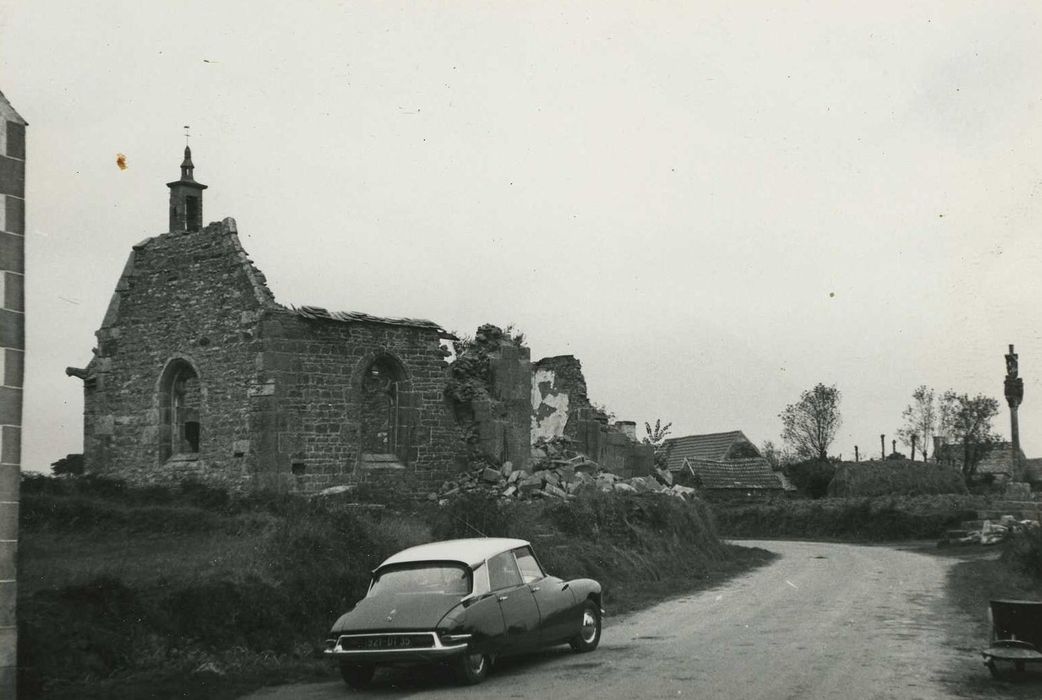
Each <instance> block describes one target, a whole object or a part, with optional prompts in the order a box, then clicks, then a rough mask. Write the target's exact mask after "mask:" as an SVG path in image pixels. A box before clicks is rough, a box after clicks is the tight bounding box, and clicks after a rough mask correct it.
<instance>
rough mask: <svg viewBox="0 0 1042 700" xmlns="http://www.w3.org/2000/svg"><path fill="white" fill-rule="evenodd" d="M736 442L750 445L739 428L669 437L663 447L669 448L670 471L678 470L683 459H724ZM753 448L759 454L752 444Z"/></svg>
mask: <svg viewBox="0 0 1042 700" xmlns="http://www.w3.org/2000/svg"><path fill="white" fill-rule="evenodd" d="M737 443H743V444H748V445H750V446H752V443H751V442H749V438H747V437H745V433H743V432H742V431H741V430H731V431H729V432H726V433H706V434H704V435H686V436H684V437H678V438H669V439H667V440H666V442H665V447H666V449H667V450H669V469H670V471H678V470H679V469H681V468H682V467H683V466H684V460H685V459H709V460H714V461H721V460H725V459H727V458H728V453H729V452H730V451H731V448H732V447H734V446H735V445H736V444H737ZM753 450H755V451H756V452H755V454H756V455H759V451H758V450H756V447H755V446H753ZM743 456H749V455H743Z"/></svg>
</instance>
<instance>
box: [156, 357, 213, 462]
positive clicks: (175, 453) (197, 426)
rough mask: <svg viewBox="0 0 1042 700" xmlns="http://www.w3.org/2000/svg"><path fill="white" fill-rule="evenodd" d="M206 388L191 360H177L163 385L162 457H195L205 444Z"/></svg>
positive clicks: (160, 441)
mask: <svg viewBox="0 0 1042 700" xmlns="http://www.w3.org/2000/svg"><path fill="white" fill-rule="evenodd" d="M201 409H202V387H201V384H200V382H199V375H198V374H197V373H196V371H195V369H194V368H193V367H192V366H191V365H190V364H189V363H187V362H184V361H175V362H174V363H172V364H171V365H170V366H169V367H168V368H167V370H166V372H164V378H163V381H162V382H161V386H160V421H161V425H160V431H159V457H160V460H161V461H166V460H168V459H171V458H181V459H194V458H197V457H198V455H199V448H200V445H201V443H202V437H203V435H202V432H203V431H202V421H201Z"/></svg>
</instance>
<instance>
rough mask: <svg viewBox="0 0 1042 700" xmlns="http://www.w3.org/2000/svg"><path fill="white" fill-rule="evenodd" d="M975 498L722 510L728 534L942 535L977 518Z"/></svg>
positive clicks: (832, 501)
mask: <svg viewBox="0 0 1042 700" xmlns="http://www.w3.org/2000/svg"><path fill="white" fill-rule="evenodd" d="M977 507H978V501H977V499H975V498H974V497H972V496H956V495H949V496H893V497H879V498H821V499H817V500H810V499H794V500H779V501H773V502H770V503H757V504H733V505H729V506H719V507H718V508H717V509H716V521H717V528H718V530H719V532H720V534H721V535H723V536H725V537H763V538H768V539H770V538H779V537H781V538H797V539H799V538H805V539H819V540H847V541H852V542H894V541H899V540H918V539H940V538H941V537H942V536H943V535H944V533H945V531H946V530H950V529H956V528H958V527H959V525H960V523H962V522H964V521H966V520H973V519H974V518H975V517H976V511H977Z"/></svg>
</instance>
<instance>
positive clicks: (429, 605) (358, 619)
mask: <svg viewBox="0 0 1042 700" xmlns="http://www.w3.org/2000/svg"><path fill="white" fill-rule="evenodd" d="M460 600H461V596H459V595H449V594H445V593H395V594H388V595H380V596H375V597H372V598H363V599H362V600H360V601H358V604H357V605H355V607H354V609H353V610H351V611H350V612H348V613H345V614H343V615H341V616H340V619H338V620H337V621H336V622H335V623H333V631H334V632H338V633H343V632H382V631H390V630H433V629H434V627H435V625H437V624H438V622H440V621H441V618H443V617H445V614H446V613H448V612H449V611H450V610H452V609H453V608H454V607H456V606H457V605H459V604H460ZM388 618H389V619H388Z"/></svg>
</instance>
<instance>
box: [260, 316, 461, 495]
mask: <svg viewBox="0 0 1042 700" xmlns="http://www.w3.org/2000/svg"><path fill="white" fill-rule="evenodd" d="M261 335H262V337H263V346H262V348H263V349H262V351H261V353H260V355H259V356H258V359H257V366H258V368H259V370H260V377H259V379H260V381H261V385H260V386H261V387H263V389H262V390H260V391H257V392H255V393H254V394H253V395H252V396H251V407H252V411H251V416H252V420H253V425H252V432H253V434H254V435H255V436H256V437H255V442H256V444H255V445H253V446H252V448H253V451H254V452H255V453H256V455H257V456H256V459H257V467H258V473H260V474H262V475H263V478H264V479H265V480H266V484H267V485H277V486H280V487H286V486H288V487H290V488H294V489H300V490H306V491H313V490H317V489H321V488H325V487H327V486H331V485H334V484H340V483H353V482H375V483H380V482H388V481H393V482H394V488H395V490H396V491H398V492H399V493H404V492H406V491H408V492H415V493H426V492H428V491H430V490H433V489H434V488H435V487H436V486H437V484H440V483H441V481H443V480H444V479H445V478H447V477H448V476H450V475H451V473H453V472H455V471H457V470H458V469H460V468H461V467H462V465H463V464H462V463H463V443H462V440H461V435H460V430H459V428H458V427H457V425H456V422H455V420H454V419H453V415H452V408H451V406H450V405H449V402H448V400H447V399H446V397H445V393H444V391H445V384H446V381H447V378H448V365H447V364H446V363H445V359H444V358H445V351H444V350H443V349H442V347H441V344H440V340H441V337H442V333H440V332H439V330H438V329H436V328H415V327H407V326H400V325H391V324H380V323H345V322H339V321H335V320H309V319H306V318H302V317H301V316H299V315H297V314H294V313H292V312H272V313H268V314H266V315H265V318H264V319H263V322H262V325H261ZM374 363H377V364H378V365H381V364H382V365H386V366H387V367H391V368H397V371H398V372H399V373H400V375H399V376H397V377H395V378H396V379H398V381H397V382H396V385H397V386H396V387H395V391H394V396H393V400H392V401H389V403H388V407H389V412H390V413H391V414H393V415H394V416H395V417H396V419H397V420H396V421H394V420H392V422H393V423H394V425H392V426H390V427H391V428H392V430H391V432H392V433H393V435H394V439H393V440H388V443H387V444H386V445H381V446H380V447H378V448H374V447H373V446H372V445H369V446H367V445H365V444H363V443H364V440H363V433H364V431H365V421H366V406H365V405H364V403H365V400H364V394H365V392H364V387H363V385H364V383H365V379H366V373H367V372H368V371H369V370H370V368H371V367H373V366H374ZM268 387H271V389H268ZM370 452H371V453H372V454H370ZM272 479H274V480H276V482H277V483H271V481H272Z"/></svg>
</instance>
